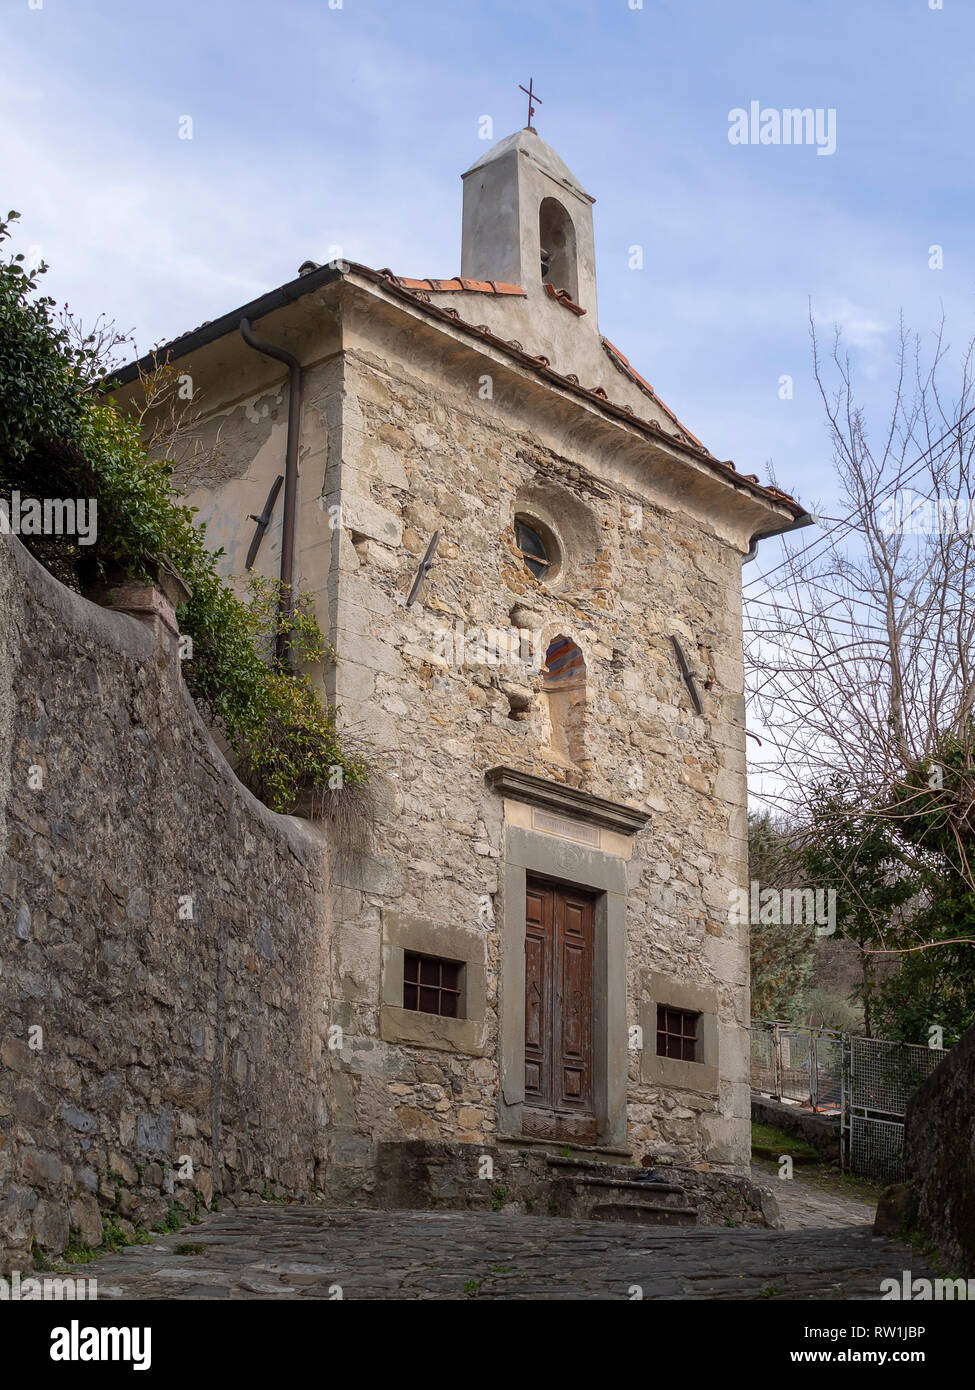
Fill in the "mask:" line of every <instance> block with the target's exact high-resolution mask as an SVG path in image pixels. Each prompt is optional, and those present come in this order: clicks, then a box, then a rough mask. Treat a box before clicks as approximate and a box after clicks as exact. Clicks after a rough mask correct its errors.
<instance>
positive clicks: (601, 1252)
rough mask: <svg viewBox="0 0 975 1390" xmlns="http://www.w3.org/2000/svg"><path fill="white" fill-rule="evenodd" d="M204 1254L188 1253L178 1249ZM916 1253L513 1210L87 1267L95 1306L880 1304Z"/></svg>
mask: <svg viewBox="0 0 975 1390" xmlns="http://www.w3.org/2000/svg"><path fill="white" fill-rule="evenodd" d="M187 1246H190V1247H193V1246H203V1247H204V1252H203V1253H202V1254H200V1253H194V1254H179V1253H178V1251H179V1249H180V1247H187ZM904 1269H910V1270H912V1271H913V1273H914V1275H915V1276H918V1275H925V1274H927V1275H928V1276H929V1277H930V1271H928V1270H926V1269H925V1268H924V1267H923V1265H922V1263H921V1261H920V1260H919V1259H918V1257H917V1254H916V1252H914V1251H913V1250H911V1249H910V1248H909V1247H907V1246H904V1245H901V1244H898V1243H896V1242H892V1241H888V1240H883V1239H878V1238H876V1237H874V1236H873V1235H872V1234H871V1232H870V1229H869V1227H864V1226H848V1227H838V1226H834V1227H830V1228H826V1229H818V1230H817V1229H802V1230H787V1231H770V1230H753V1229H744V1230H738V1229H730V1228H729V1229H725V1228H721V1227H697V1228H695V1227H683V1228H679V1227H678V1228H674V1227H660V1228H648V1227H645V1226H634V1225H629V1224H616V1223H610V1222H603V1221H575V1220H571V1219H559V1218H554V1217H542V1216H527V1215H522V1214H516V1213H510V1214H509V1213H507V1212H497V1213H488V1212H429V1211H426V1212H422V1211H421V1212H409V1211H397V1212H376V1211H361V1210H357V1211H332V1210H328V1211H327V1210H324V1209H323V1208H321V1207H297V1206H295V1207H282V1206H278V1205H276V1204H271V1203H268V1204H261V1205H260V1206H255V1207H247V1208H238V1209H237V1210H234V1211H227V1212H221V1213H211V1214H209V1215H207V1216H205V1217H204V1218H203V1220H202V1222H201V1223H200V1224H199V1225H196V1226H190V1227H187V1228H185V1229H184V1230H182V1231H180V1232H177V1233H174V1234H172V1235H167V1236H160V1237H159V1238H158V1239H157V1241H156V1242H155V1243H154V1244H153V1245H151V1246H146V1245H134V1246H131V1247H130V1248H129V1249H127V1250H125V1251H123V1252H122V1253H121V1254H118V1255H111V1256H106V1257H105V1258H104V1259H101V1260H98V1261H95V1262H94V1263H92V1264H90V1265H88V1266H87V1267H86V1269H85V1270H84V1273H85V1274H86V1275H88V1276H89V1277H91V1278H97V1280H98V1296H99V1299H109V1298H116V1299H119V1298H124V1299H129V1298H149V1299H195V1300H201V1299H202V1300H211V1299H275V1300H281V1299H329V1298H337V1297H342V1298H345V1299H384V1300H396V1299H465V1298H477V1299H514V1300H525V1299H627V1298H631V1297H634V1296H635V1295H634V1294H633V1292H632V1290H633V1287H634V1286H638V1287H639V1288H640V1289H641V1290H642V1295H643V1298H644V1299H705V1298H707V1299H755V1298H763V1299H776V1298H782V1299H822V1300H827V1299H828V1300H839V1299H877V1298H879V1297H880V1281H881V1280H882V1279H883V1278H886V1277H888V1276H890V1275H894V1276H896V1277H897V1278H898V1279H899V1278H900V1275H901V1271H902V1270H904Z"/></svg>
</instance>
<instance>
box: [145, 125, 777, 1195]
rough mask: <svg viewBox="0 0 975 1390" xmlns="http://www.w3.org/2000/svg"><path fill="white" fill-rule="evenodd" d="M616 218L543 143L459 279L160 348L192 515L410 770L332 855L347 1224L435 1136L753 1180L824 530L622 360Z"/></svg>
mask: <svg viewBox="0 0 975 1390" xmlns="http://www.w3.org/2000/svg"><path fill="white" fill-rule="evenodd" d="M593 202H594V199H593V198H592V196H591V195H590V194H589V193H587V192H586V191H585V190H584V188H583V187H582V185H581V184H580V182H579V180H578V179H577V178H576V177H575V175H574V174H573V173H572V172H571V171H570V170H569V168H568V167H567V166H566V165H565V163H563V161H562V159H561V158H560V157H559V156H558V155H557V154H556V153H555V151H554V150H553V149H552V148H551V147H550V146H549V145H547V144H546V143H545V142H544V141H543V140H541V139H540V138H539V136H538V134H537V133H536V131H535V130H534V129H533V128H531V127H526V128H525V129H523V130H521V131H519V132H517V133H516V134H514V135H511V136H509V137H507V138H506V139H504V140H502V141H501V142H500V143H499V144H497V145H495V146H494V147H493V148H492V149H490V150H488V151H487V152H486V153H485V154H484V155H483V156H482V157H481V158H479V159H478V160H477V161H476V162H475V163H474V164H473V165H472V166H471V168H470V169H468V171H467V172H466V173H465V174H464V175H463V227H462V251H461V273H460V275H459V276H457V277H454V278H451V279H432V278H431V279H413V278H406V277H404V276H401V275H397V274H394V273H393V272H392V271H391V270H388V269H382V270H373V269H369V268H367V267H365V266H361V265H355V264H350V263H346V262H343V261H335V262H332V263H330V264H328V265H317V264H315V263H312V262H306V263H305V264H304V265H302V266H301V268H300V270H299V273H298V275H297V277H296V278H295V279H293V280H292V281H290V282H289V283H287V284H285V285H282V286H281V287H280V288H279V289H276V290H274V291H272V292H270V293H268V294H266V295H264V296H263V297H262V298H260V299H258V300H255V301H254V302H253V303H251V304H248V305H246V306H244V307H242V308H240V309H236V310H234V311H233V312H231V313H228V314H227V315H225V316H224V317H222V318H220V319H218V320H216V321H214V322H210V323H207V324H205V325H204V326H203V327H201V328H199V329H197V330H195V331H193V332H190V333H187V334H185V335H184V336H183V337H182V338H179V339H177V340H176V341H175V342H173V343H172V344H169V345H168V347H166V348H165V349H163V350H161V354H159V355H160V356H161V358H162V359H164V360H167V361H169V362H171V363H172V364H173V365H175V366H176V367H177V368H178V370H179V372H180V374H181V376H183V375H185V377H186V378H188V379H189V381H190V382H191V383H192V391H193V397H194V400H196V401H199V402H201V409H202V412H203V414H202V418H201V420H200V421H199V423H198V425H197V427H196V437H197V440H198V441H202V442H203V443H204V444H205V445H206V446H207V447H206V449H205V451H204V454H203V455H202V457H206V459H207V463H206V465H205V466H201V465H200V464H197V463H194V462H193V458H192V456H191V455H190V454H188V455H187V461H186V462H185V463H184V465H183V466H182V469H181V472H180V474H179V475H178V480H179V481H180V483H181V485H182V486H183V487H184V489H185V491H186V493H187V496H188V501H189V502H190V503H191V504H192V505H194V506H196V507H197V508H198V509H199V519H200V520H202V521H205V522H206V524H207V528H208V536H209V539H210V541H211V542H212V543H213V544H214V545H215V546H216V545H219V546H222V547H223V548H224V550H225V552H226V558H225V562H224V563H225V572H226V573H227V574H228V575H229V576H234V577H236V578H238V579H241V580H243V578H244V576H245V575H246V573H247V571H248V570H249V569H251V568H253V569H254V570H256V571H257V572H259V573H263V574H266V575H268V576H273V577H281V578H283V579H284V580H285V581H286V582H290V581H293V582H294V584H295V585H296V586H297V587H298V588H299V589H300V590H301V591H303V592H305V593H308V594H310V595H311V596H312V598H313V601H314V604H315V608H316V612H317V616H318V619H319V621H320V624H321V626H322V628H323V630H324V631H325V633H326V634H327V636H328V637H329V640H330V641H331V643H332V644H333V646H334V650H335V656H336V660H335V661H334V663H333V662H329V663H328V664H327V665H325V666H323V668H322V669H321V671H320V672H315V673H314V675H315V677H316V679H320V680H321V681H322V682H324V688H325V691H326V693H327V696H328V699H329V701H330V702H332V703H334V704H336V705H337V706H338V708H339V711H340V724H341V725H342V727H343V728H344V729H345V730H346V731H347V736H348V737H349V738H350V739H352V740H353V741H354V744H355V746H356V747H357V748H359V749H361V750H362V752H363V754H364V755H365V757H366V758H367V760H368V761H369V763H370V765H371V768H372V779H371V787H372V795H373V805H372V816H373V823H372V825H371V828H370V829H369V831H368V834H367V836H366V838H365V839H363V838H361V837H360V838H356V837H355V836H351V838H349V839H348V840H347V841H345V840H343V839H342V838H341V836H338V835H333V834H331V832H329V838H330V840H331V844H330V850H329V855H330V864H329V875H330V877H329V883H330V888H329V892H330V902H331V909H332V911H331V916H332V921H331V923H330V924H329V926H328V928H327V942H326V953H327V961H328V966H327V971H326V975H327V978H326V979H325V980H323V982H322V992H323V996H324V998H323V1013H322V1017H323V1027H326V1026H327V1027H328V1028H330V1029H334V1030H338V1031H337V1032H336V1033H335V1034H334V1036H336V1037H338V1038H339V1039H340V1045H339V1046H337V1047H335V1048H334V1050H333V1051H332V1052H331V1053H330V1054H329V1065H330V1068H331V1070H330V1082H329V1092H328V1095H327V1098H326V1101H325V1108H326V1110H327V1115H326V1117H325V1144H326V1146H327V1165H326V1171H327V1189H328V1190H329V1192H330V1193H331V1194H332V1196H333V1197H335V1198H336V1199H343V1200H345V1199H350V1198H352V1197H354V1196H355V1195H356V1194H357V1193H360V1192H362V1191H363V1190H367V1189H368V1188H369V1185H370V1183H371V1182H372V1181H373V1179H374V1174H375V1171H376V1164H377V1154H378V1152H379V1150H380V1149H383V1150H384V1151H385V1150H388V1148H389V1146H390V1145H396V1144H403V1143H404V1142H405V1141H413V1144H414V1147H415V1146H416V1144H417V1142H418V1141H425V1142H427V1143H429V1144H431V1145H438V1146H439V1148H440V1151H441V1152H449V1151H450V1150H451V1146H453V1147H455V1150H456V1152H458V1153H460V1152H461V1149H460V1146H467V1150H466V1151H467V1152H468V1153H473V1154H476V1153H478V1152H480V1151H482V1150H483V1149H484V1148H485V1147H486V1146H490V1147H491V1149H492V1151H493V1152H503V1151H504V1150H505V1146H506V1145H507V1146H509V1147H512V1146H513V1147H514V1148H520V1149H521V1150H523V1151H526V1152H529V1151H531V1150H532V1146H544V1145H545V1144H546V1143H547V1144H548V1145H549V1146H555V1147H558V1146H564V1145H572V1146H573V1150H574V1151H578V1152H579V1153H586V1152H590V1153H592V1154H593V1155H594V1156H596V1157H598V1156H600V1154H602V1155H603V1156H612V1155H617V1156H622V1155H624V1154H627V1155H632V1156H633V1157H634V1158H635V1159H636V1161H637V1162H640V1161H641V1159H642V1158H643V1157H645V1156H647V1155H650V1156H652V1157H653V1158H654V1160H655V1161H663V1162H667V1161H668V1159H670V1160H671V1161H674V1162H676V1163H679V1164H682V1165H684V1166H687V1167H689V1168H695V1167H697V1168H699V1169H705V1168H707V1169H711V1170H719V1171H722V1172H724V1173H727V1174H734V1173H742V1172H744V1171H746V1165H747V1160H748V1154H749V1086H748V1056H747V1043H748V1033H747V1028H748V1021H749V965H748V939H747V930H748V929H747V926H743V925H740V924H730V921H729V917H730V914H729V904H730V903H731V901H732V895H733V893H734V890H736V889H739V888H741V887H742V886H743V885H744V883H745V882H746V880H747V866H746V792H745V732H744V697H743V665H742V631H741V566H742V561H743V559H744V558H745V557H746V555H748V553H749V551H750V550H751V551H752V552H753V551H754V547H755V545H756V544H757V541H758V540H759V539H760V538H764V537H768V536H772V535H776V534H779V533H781V532H783V531H787V530H789V529H791V528H793V527H794V526H795V525H796V524H797V523H798V524H801V523H802V522H803V520H804V516H805V514H804V511H803V508H802V507H801V506H799V505H798V504H797V503H796V502H794V501H793V500H792V499H791V498H790V497H788V496H787V495H785V494H784V493H782V492H780V491H778V490H777V489H776V488H774V487H768V486H763V485H761V484H760V483H759V482H758V480H757V479H756V478H755V477H753V476H743V475H742V474H740V473H739V472H737V471H736V470H735V467H734V465H733V464H732V463H730V462H727V461H725V460H722V459H720V458H718V457H716V456H715V455H714V454H712V453H711V452H710V451H709V449H708V448H707V447H705V445H704V444H702V443H701V441H700V440H699V439H697V438H696V437H695V435H694V434H692V433H691V431H690V430H689V429H688V428H687V427H686V426H685V425H684V424H682V423H681V421H680V420H679V419H678V418H677V416H676V415H675V414H674V413H673V412H672V411H671V410H670V409H669V408H668V406H667V405H665V404H664V402H663V401H662V400H661V399H660V398H659V397H658V396H657V394H656V392H655V391H654V389H653V387H652V386H650V385H649V383H648V382H647V381H646V380H644V378H643V377H642V376H641V375H640V374H639V373H638V372H637V370H636V369H635V367H634V366H632V365H631V363H630V361H629V360H628V359H627V357H626V356H625V355H624V353H623V352H622V351H621V350H620V349H619V348H617V347H616V346H614V344H613V343H611V342H610V341H609V340H608V339H607V338H605V337H603V336H602V334H601V333H600V330H599V323H598V312H597V295H596V256H595V248H594V238H593ZM144 365H150V364H149V363H148V361H145V362H144ZM137 369H138V364H133V365H132V366H131V367H130V368H128V369H126V371H125V372H123V373H122V374H121V378H120V379H121V382H122V389H121V390H120V391H119V399H120V402H121V403H124V402H125V400H126V398H127V397H128V398H131V396H132V395H133V394H134V393H135V392H136V391H137V390H138V386H139V383H138V375H137ZM326 829H327V827H326ZM322 930H323V934H326V927H325V924H323V928H322ZM444 1146H447V1147H444Z"/></svg>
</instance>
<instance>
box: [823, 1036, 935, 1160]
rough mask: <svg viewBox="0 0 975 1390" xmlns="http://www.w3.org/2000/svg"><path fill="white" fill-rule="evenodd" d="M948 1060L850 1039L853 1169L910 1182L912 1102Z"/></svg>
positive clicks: (848, 1110) (848, 1122)
mask: <svg viewBox="0 0 975 1390" xmlns="http://www.w3.org/2000/svg"><path fill="white" fill-rule="evenodd" d="M946 1055H947V1053H946V1051H945V1049H944V1048H940V1047H918V1046H915V1045H913V1044H910V1043H894V1042H887V1041H885V1040H884V1039H881V1038H850V1039H849V1086H848V1087H847V1105H846V1107H845V1110H844V1115H843V1128H844V1130H845V1132H846V1152H847V1154H848V1157H849V1165H850V1169H851V1170H852V1171H853V1172H854V1173H862V1174H864V1175H865V1176H867V1177H874V1178H884V1179H886V1180H887V1181H888V1182H897V1181H898V1180H899V1179H901V1178H903V1177H904V1116H905V1114H906V1112H907V1102H908V1101H909V1100H910V1098H911V1096H912V1095H913V1094H914V1092H915V1091H916V1090H917V1089H918V1087H919V1086H920V1085H921V1083H922V1082H923V1081H924V1080H925V1079H926V1078H927V1077H929V1076H930V1075H931V1073H932V1072H933V1071H934V1069H935V1067H936V1066H937V1065H938V1063H939V1062H941V1061H942V1060H943V1058H944V1057H945V1056H946Z"/></svg>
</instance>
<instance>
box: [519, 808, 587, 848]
mask: <svg viewBox="0 0 975 1390" xmlns="http://www.w3.org/2000/svg"><path fill="white" fill-rule="evenodd" d="M532 829H533V830H542V831H544V832H545V834H547V835H558V836H559V837H560V839H563V840H575V841H576V843H577V844H580V845H591V846H592V847H593V848H594V849H598V848H599V843H600V831H599V826H598V825H583V824H582V822H581V821H577V820H569V818H568V816H555V815H553V814H552V813H551V811H540V810H539V809H538V807H537V806H533V807H532Z"/></svg>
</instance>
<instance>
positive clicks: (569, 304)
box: [545, 285, 586, 318]
mask: <svg viewBox="0 0 975 1390" xmlns="http://www.w3.org/2000/svg"><path fill="white" fill-rule="evenodd" d="M545 293H546V294H547V295H548V297H549V299H554V300H555V301H556V303H558V304H561V305H562V307H563V309H568V310H569V311H570V312H571V313H573V314H575V315H576V316H577V317H578V318H582V316H583V314H584V313H585V312H586V311H585V309H584V308H583V307H582V305H581V304H577V303H576V302H575V300H574V299H573V298H572V297H571V295H570V294H569V291H568V290H557V289H556V288H555V286H554V285H546V286H545Z"/></svg>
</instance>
